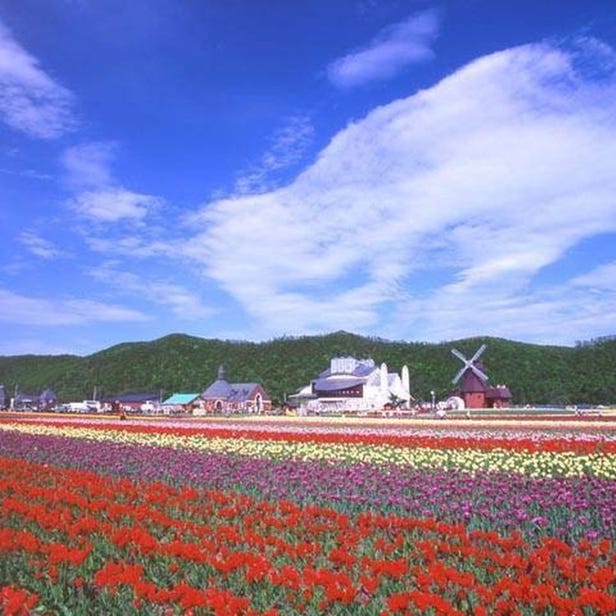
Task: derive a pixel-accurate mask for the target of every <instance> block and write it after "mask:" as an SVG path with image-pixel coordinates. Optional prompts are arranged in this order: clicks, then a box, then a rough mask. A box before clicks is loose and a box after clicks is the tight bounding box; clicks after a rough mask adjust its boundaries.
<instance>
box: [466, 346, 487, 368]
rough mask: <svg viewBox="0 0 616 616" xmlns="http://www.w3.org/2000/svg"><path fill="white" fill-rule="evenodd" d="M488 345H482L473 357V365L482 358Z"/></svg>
mask: <svg viewBox="0 0 616 616" xmlns="http://www.w3.org/2000/svg"><path fill="white" fill-rule="evenodd" d="M487 348H488V347H487V345H485V344H482V345H481V346H480V347H479V348H478V349H477V350H476V351H475V354H474V355H473V356H472V357H471V360H470V362H471V364H474V363H475V362H476V361H477V360H478V359H479V358H480V357H481V354H482V353H483V352H484V351H485V350H486V349H487Z"/></svg>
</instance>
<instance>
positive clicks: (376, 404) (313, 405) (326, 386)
mask: <svg viewBox="0 0 616 616" xmlns="http://www.w3.org/2000/svg"><path fill="white" fill-rule="evenodd" d="M289 398H290V399H291V400H295V401H296V402H297V403H298V404H299V406H300V410H304V411H307V412H315V413H320V412H328V411H336V410H349V411H371V410H379V409H383V408H385V407H387V406H388V405H392V406H400V407H403V408H408V407H409V404H410V400H411V393H410V385H409V371H408V368H407V367H406V366H404V367H403V368H402V372H401V374H397V373H395V372H389V370H388V369H387V365H386V364H385V363H382V364H381V365H380V366H377V365H376V364H375V363H374V360H372V359H355V358H354V357H334V358H333V359H332V360H331V362H330V366H329V368H327V369H326V370H324V371H323V372H321V374H319V376H318V377H317V378H316V379H314V380H312V381H311V383H310V384H309V385H307V386H305V387H304V388H302V389H300V390H299V391H298V392H297V393H296V394H294V395H293V396H290V397H289Z"/></svg>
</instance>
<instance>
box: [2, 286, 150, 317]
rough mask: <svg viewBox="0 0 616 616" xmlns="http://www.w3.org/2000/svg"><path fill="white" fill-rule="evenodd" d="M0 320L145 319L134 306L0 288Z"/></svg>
mask: <svg viewBox="0 0 616 616" xmlns="http://www.w3.org/2000/svg"><path fill="white" fill-rule="evenodd" d="M0 306H1V307H2V310H0V322H2V323H8V324H14V325H45V326H61V325H87V324H90V323H101V322H124V321H145V320H147V319H148V317H147V316H146V315H145V314H143V313H142V312H139V311H137V310H132V309H130V308H125V307H123V306H117V305H114V304H106V303H103V302H99V301H95V300H88V299H72V298H67V299H47V298H40V297H29V296H26V295H20V294H18V293H13V292H12V291H8V290H6V289H0Z"/></svg>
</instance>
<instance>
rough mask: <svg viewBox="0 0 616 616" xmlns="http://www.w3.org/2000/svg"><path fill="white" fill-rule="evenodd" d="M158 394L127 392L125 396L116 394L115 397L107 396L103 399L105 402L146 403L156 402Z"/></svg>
mask: <svg viewBox="0 0 616 616" xmlns="http://www.w3.org/2000/svg"><path fill="white" fill-rule="evenodd" d="M159 397H160V394H159V393H158V392H146V393H138V392H129V393H126V394H118V395H117V396H107V397H106V398H105V401H106V402H125V403H127V404H128V403H131V402H148V401H150V400H158V399H159Z"/></svg>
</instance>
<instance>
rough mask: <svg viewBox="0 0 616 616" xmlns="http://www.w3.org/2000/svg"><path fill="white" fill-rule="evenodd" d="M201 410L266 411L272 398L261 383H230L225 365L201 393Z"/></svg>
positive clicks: (218, 411)
mask: <svg viewBox="0 0 616 616" xmlns="http://www.w3.org/2000/svg"><path fill="white" fill-rule="evenodd" d="M200 400H201V403H200V405H199V407H200V411H201V412H205V413H265V412H269V411H271V409H272V400H271V398H270V397H269V395H268V394H267V392H266V391H265V389H264V388H263V386H262V385H261V384H259V383H229V381H227V372H226V370H225V367H224V366H222V365H221V366H220V367H219V368H218V378H217V379H216V380H215V381H214V382H213V383H212V384H211V385H210V386H209V387H208V388H207V389H206V390H205V391H204V392H203V393H202V394H201V396H200Z"/></svg>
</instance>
